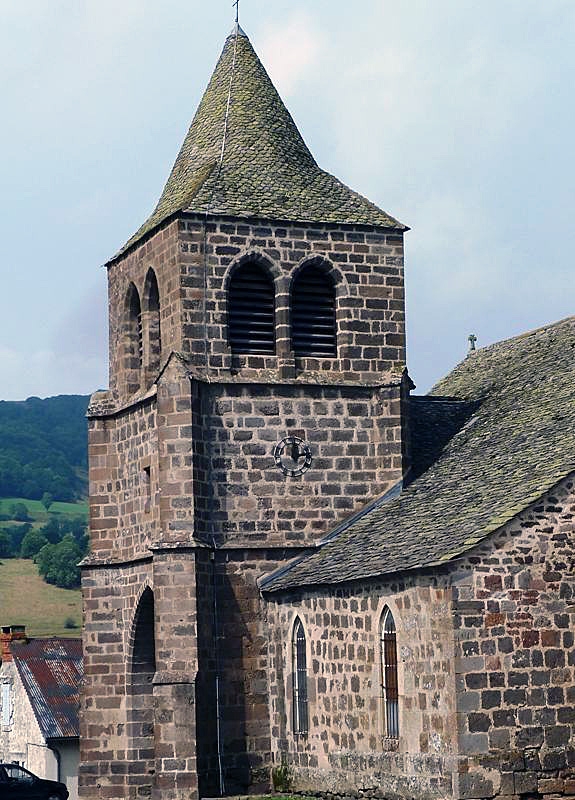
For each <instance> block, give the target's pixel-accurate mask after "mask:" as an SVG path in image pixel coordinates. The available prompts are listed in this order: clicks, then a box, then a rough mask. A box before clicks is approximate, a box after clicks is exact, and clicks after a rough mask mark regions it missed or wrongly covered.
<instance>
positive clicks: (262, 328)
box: [228, 261, 275, 355]
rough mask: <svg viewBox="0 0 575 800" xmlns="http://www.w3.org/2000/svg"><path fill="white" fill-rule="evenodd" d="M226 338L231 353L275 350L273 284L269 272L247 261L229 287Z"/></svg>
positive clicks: (268, 352)
mask: <svg viewBox="0 0 575 800" xmlns="http://www.w3.org/2000/svg"><path fill="white" fill-rule="evenodd" d="M228 341H229V345H230V348H231V350H232V353H234V354H242V353H256V354H262V355H266V354H272V355H273V353H275V300H274V284H273V280H272V278H271V275H270V274H269V272H268V271H267V270H266V269H265V268H264V267H262V266H261V265H260V264H258V263H257V262H256V261H248V262H246V263H244V264H242V265H241V266H239V267H238V268H237V269H236V270H235V271H234V272H233V274H232V277H231V280H230V283H229V288H228Z"/></svg>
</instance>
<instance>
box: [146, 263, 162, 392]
mask: <svg viewBox="0 0 575 800" xmlns="http://www.w3.org/2000/svg"><path fill="white" fill-rule="evenodd" d="M143 307H144V310H143V314H142V317H143V326H142V327H143V332H144V337H145V341H144V361H145V367H146V377H147V381H150V380H153V379H154V377H155V375H156V374H157V372H158V371H159V369H160V358H161V354H162V331H161V323H160V291H159V288H158V279H157V277H156V273H155V272H154V270H153V269H152V268H151V267H150V269H149V270H148V273H147V275H146V282H145V285H144V297H143Z"/></svg>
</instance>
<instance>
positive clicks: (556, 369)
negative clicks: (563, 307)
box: [261, 317, 575, 591]
mask: <svg viewBox="0 0 575 800" xmlns="http://www.w3.org/2000/svg"><path fill="white" fill-rule="evenodd" d="M412 408H413V412H414V413H413V422H414V433H415V435H417V431H418V430H419V431H420V433H421V431H422V429H426V428H427V434H426V436H425V437H424V438H423V439H422V440H420V446H419V449H418V451H417V452H416V454H415V459H414V462H415V465H416V473H417V471H419V473H420V474H419V475H417V477H415V480H413V482H412V483H410V484H409V486H407V488H406V489H405V490H404V491H403V492H402V493H401V494H400V495H399V497H397V499H394V500H391V501H390V502H389V503H386V504H383V505H380V506H379V507H377V506H376V507H375V508H374V509H373V510H371V511H369V512H368V513H367V514H364V515H363V516H361V515H360V516H359V518H357V519H356V521H352V522H351V524H348V525H347V526H346V528H345V529H344V530H343V531H342V533H341V534H340V535H336V536H334V537H332V538H331V539H329V537H328V540H327V541H326V543H325V544H323V545H321V544H320V546H319V549H318V550H317V551H316V552H314V553H312V554H311V555H310V556H308V557H305V558H303V559H302V560H300V561H299V562H297V563H295V564H294V565H293V566H292V567H291V568H289V569H288V570H284V571H283V572H280V573H276V574H275V576H274V575H272V576H271V577H270V578H268V579H266V580H264V581H262V582H261V588H262V589H264V590H265V591H281V590H285V589H292V588H295V587H299V586H309V585H314V584H326V583H327V584H337V583H342V582H347V581H353V580H360V579H366V578H371V577H376V576H378V575H383V574H390V573H395V572H398V571H403V570H412V569H417V568H422V567H428V566H436V565H439V564H444V563H446V562H448V561H450V560H451V559H454V558H456V557H458V556H460V555H462V554H463V553H465V552H466V551H468V550H470V549H471V548H472V547H474V546H475V545H477V544H478V543H480V542H481V541H482V540H483V539H485V537H487V536H488V535H489V534H490V533H492V532H493V531H495V530H497V529H498V528H500V527H501V526H502V525H504V524H505V523H506V522H508V521H509V520H511V519H512V518H513V517H514V516H516V515H517V514H518V513H520V512H521V511H523V510H524V509H526V508H527V507H528V506H529V505H530V504H531V503H533V502H535V501H536V500H538V499H539V498H540V497H541V496H542V495H543V494H544V493H545V492H546V491H547V490H549V489H550V488H552V487H553V486H554V484H556V483H557V482H558V481H559V480H561V479H562V478H563V477H565V476H566V475H568V474H569V473H571V472H573V471H574V470H575V425H574V416H575V415H574V411H575V318H573V317H571V318H569V319H566V320H562V321H560V322H558V323H556V324H554V325H549V326H547V327H544V328H540V329H538V330H535V331H531V332H529V333H526V334H524V335H522V336H518V337H516V338H514V339H509V340H507V341H503V342H499V343H498V344H494V345H492V346H490V347H486V348H484V349H482V350H478V351H476V352H475V353H473V354H470V355H469V356H468V357H467V358H466V359H465V360H464V361H463V362H462V363H461V364H459V366H457V367H456V368H455V369H454V370H453V372H451V373H450V374H449V375H448V376H447V377H446V378H444V379H443V380H442V381H440V382H439V383H438V384H437V385H436V386H435V387H434V388H433V390H432V392H431V396H428V397H426V398H415V399H414V401H413V403H412ZM416 444H417V442H416Z"/></svg>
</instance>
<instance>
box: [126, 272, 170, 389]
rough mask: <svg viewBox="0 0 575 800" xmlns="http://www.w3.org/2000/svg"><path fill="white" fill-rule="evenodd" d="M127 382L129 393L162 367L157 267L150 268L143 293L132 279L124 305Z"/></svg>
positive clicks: (146, 381)
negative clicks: (155, 268) (140, 292)
mask: <svg viewBox="0 0 575 800" xmlns="http://www.w3.org/2000/svg"><path fill="white" fill-rule="evenodd" d="M123 331H124V362H123V367H124V382H125V388H126V392H127V394H133V393H134V392H136V391H138V390H139V389H140V388H141V386H142V383H145V384H146V385H148V383H149V382H150V381H151V380H152V379H153V377H154V375H155V374H156V373H157V372H158V370H159V368H160V356H161V351H162V338H161V331H160V292H159V289H158V280H157V278H156V273H155V272H154V270H153V269H149V270H148V273H147V275H146V280H145V282H144V289H143V294H142V297H141V300H140V294H139V292H138V290H137V288H136V286H135V284H134V283H130V285H129V287H128V291H127V294H126V302H125V309H124V328H123Z"/></svg>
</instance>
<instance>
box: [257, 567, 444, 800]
mask: <svg viewBox="0 0 575 800" xmlns="http://www.w3.org/2000/svg"><path fill="white" fill-rule="evenodd" d="M450 596H451V595H450V588H449V585H448V581H447V578H446V577H445V576H443V577H441V576H439V577H436V578H428V577H425V576H420V577H417V576H412V577H406V578H403V579H400V580H397V581H393V582H390V583H383V582H381V583H377V584H373V585H372V586H369V587H365V588H362V589H359V588H358V589H353V588H350V587H348V588H343V587H342V588H337V589H333V590H332V592H329V591H325V592H324V591H322V590H321V589H317V590H306V591H305V592H304V593H303V595H302V597H301V599H294V600H288V599H287V598H285V599H283V600H279V599H276V598H275V597H271V598H269V604H268V615H269V624H270V627H271V629H272V634H271V636H272V644H271V653H272V654H271V656H270V686H271V715H272V749H273V754H274V762H275V765H276V766H279V765H286V767H287V772H288V777H289V781H290V783H291V786H292V787H293V788H294V789H297V790H299V791H308V792H311V793H313V792H314V791H317V790H318V789H321V791H322V792H331V793H333V794H351V795H358V794H362V795H363V794H367V795H369V794H373V795H375V796H378V797H386V798H389V797H405V796H408V797H412V796H417V797H420V798H421V797H445V796H449V795H450V793H451V780H452V772H453V771H454V770H455V769H456V764H457V759H456V744H457V736H456V725H455V674H454V661H453V632H452V621H451V600H450ZM386 605H388V606H389V608H390V609H391V611H392V613H393V616H394V619H395V623H396V629H397V651H398V661H399V670H398V676H399V697H400V705H399V708H400V717H399V739H398V740H395V739H387V738H385V729H384V718H383V714H384V706H383V701H382V693H381V691H382V690H381V682H382V675H381V631H380V625H381V619H382V614H383V611H384V608H385V606H386ZM296 615H297V616H299V618H300V619H301V621H302V623H303V625H304V629H305V633H306V639H307V668H308V681H307V686H308V695H309V734H308V735H306V736H303V735H294V733H293V728H292V713H293V698H292V686H293V674H292V654H291V646H292V645H291V640H292V632H293V625H294V621H295V618H296Z"/></svg>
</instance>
